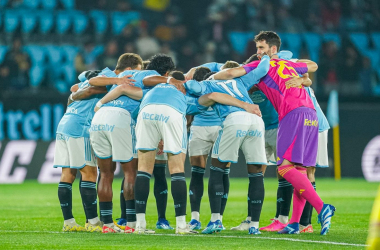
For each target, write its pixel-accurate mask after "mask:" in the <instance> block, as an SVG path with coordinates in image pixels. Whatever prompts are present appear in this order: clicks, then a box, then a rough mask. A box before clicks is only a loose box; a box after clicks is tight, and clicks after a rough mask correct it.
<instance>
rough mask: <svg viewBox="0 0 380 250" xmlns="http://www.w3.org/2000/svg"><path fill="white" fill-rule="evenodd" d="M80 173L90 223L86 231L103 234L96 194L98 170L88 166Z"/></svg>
mask: <svg viewBox="0 0 380 250" xmlns="http://www.w3.org/2000/svg"><path fill="white" fill-rule="evenodd" d="M80 173H81V182H80V184H79V185H80V187H79V188H80V194H81V197H82V201H83V204H84V208H85V212H86V218H87V221H88V223H86V230H87V231H89V232H101V231H102V224H101V222H100V220H99V217H98V202H97V193H96V178H97V175H98V173H97V168H96V166H90V165H86V166H84V167H83V168H82V169H80Z"/></svg>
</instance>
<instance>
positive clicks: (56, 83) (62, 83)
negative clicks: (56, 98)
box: [54, 80, 69, 93]
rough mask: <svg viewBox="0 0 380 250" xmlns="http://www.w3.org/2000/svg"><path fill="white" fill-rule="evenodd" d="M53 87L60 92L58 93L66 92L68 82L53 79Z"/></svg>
mask: <svg viewBox="0 0 380 250" xmlns="http://www.w3.org/2000/svg"><path fill="white" fill-rule="evenodd" d="M54 87H55V88H56V89H57V90H58V91H59V92H60V93H66V92H68V91H69V87H68V84H67V83H66V82H65V81H64V80H55V81H54Z"/></svg>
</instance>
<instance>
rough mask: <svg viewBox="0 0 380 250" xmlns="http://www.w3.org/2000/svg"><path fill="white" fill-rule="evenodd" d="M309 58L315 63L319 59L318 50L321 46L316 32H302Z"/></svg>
mask: <svg viewBox="0 0 380 250" xmlns="http://www.w3.org/2000/svg"><path fill="white" fill-rule="evenodd" d="M303 39H304V40H305V43H306V47H307V50H308V52H309V55H310V59H311V60H312V61H314V62H316V63H318V61H319V50H320V48H321V37H320V36H319V35H318V34H316V33H305V34H303Z"/></svg>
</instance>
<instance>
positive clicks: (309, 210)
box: [300, 167, 317, 233]
mask: <svg viewBox="0 0 380 250" xmlns="http://www.w3.org/2000/svg"><path fill="white" fill-rule="evenodd" d="M315 170H316V168H315V167H308V168H307V169H306V171H307V178H308V179H309V181H310V182H311V184H312V185H313V188H314V190H317V189H316V186H315ZM312 214H313V207H312V206H311V204H310V203H309V202H308V201H307V202H306V204H305V207H304V209H303V212H302V215H301V219H300V233H312V232H313V226H312V225H311V217H312Z"/></svg>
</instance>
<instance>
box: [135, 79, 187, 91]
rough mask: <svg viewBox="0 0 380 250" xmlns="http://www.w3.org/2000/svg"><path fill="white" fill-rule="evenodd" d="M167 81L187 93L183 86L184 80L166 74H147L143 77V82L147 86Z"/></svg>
mask: <svg viewBox="0 0 380 250" xmlns="http://www.w3.org/2000/svg"><path fill="white" fill-rule="evenodd" d="M161 83H167V84H171V85H173V86H175V87H176V88H177V89H178V90H179V91H181V92H182V93H185V88H184V87H183V81H180V80H177V79H174V78H173V77H166V76H146V77H144V79H143V84H144V86H146V87H154V86H156V85H157V84H161Z"/></svg>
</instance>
